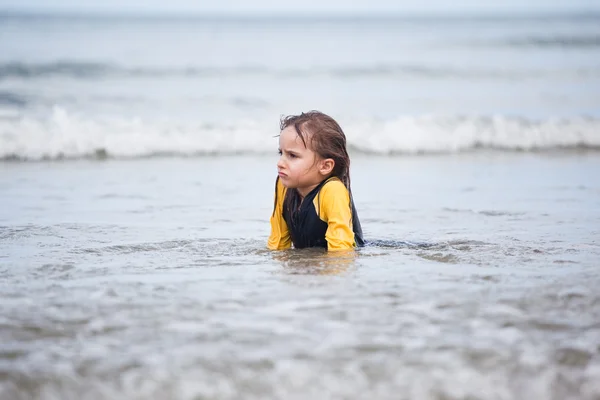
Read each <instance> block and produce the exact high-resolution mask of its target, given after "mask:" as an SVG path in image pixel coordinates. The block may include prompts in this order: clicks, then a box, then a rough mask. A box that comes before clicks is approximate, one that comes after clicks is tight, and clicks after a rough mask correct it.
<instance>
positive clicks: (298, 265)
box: [272, 248, 357, 275]
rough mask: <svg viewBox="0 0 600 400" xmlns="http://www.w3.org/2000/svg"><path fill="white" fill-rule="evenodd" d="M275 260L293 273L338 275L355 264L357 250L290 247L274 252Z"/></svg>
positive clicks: (288, 271)
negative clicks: (333, 250) (332, 250)
mask: <svg viewBox="0 0 600 400" xmlns="http://www.w3.org/2000/svg"><path fill="white" fill-rule="evenodd" d="M272 257H273V259H274V260H276V261H278V262H279V263H281V264H282V266H283V268H284V270H285V271H286V272H287V273H289V274H293V275H337V274H341V273H344V272H346V271H348V270H349V269H350V268H352V267H353V266H354V265H355V261H356V258H357V252H356V251H355V250H347V251H336V252H328V251H327V250H325V249H320V248H319V249H290V250H282V251H276V252H273V253H272Z"/></svg>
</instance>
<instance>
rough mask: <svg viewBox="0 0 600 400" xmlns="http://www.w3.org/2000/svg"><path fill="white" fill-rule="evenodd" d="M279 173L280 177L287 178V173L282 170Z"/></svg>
mask: <svg viewBox="0 0 600 400" xmlns="http://www.w3.org/2000/svg"><path fill="white" fill-rule="evenodd" d="M278 175H279V177H280V178H286V177H287V175H286V174H284V173H283V172H281V171H280V172H279V174H278Z"/></svg>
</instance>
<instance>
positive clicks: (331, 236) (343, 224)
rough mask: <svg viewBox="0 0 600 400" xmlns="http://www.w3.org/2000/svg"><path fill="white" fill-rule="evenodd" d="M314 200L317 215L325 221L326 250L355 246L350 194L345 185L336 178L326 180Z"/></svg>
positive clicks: (346, 248) (345, 248)
mask: <svg viewBox="0 0 600 400" xmlns="http://www.w3.org/2000/svg"><path fill="white" fill-rule="evenodd" d="M315 201H318V202H319V205H317V204H315V206H316V207H318V208H317V209H318V210H319V217H320V218H321V219H322V220H323V221H325V222H327V232H326V233H325V240H327V250H330V251H335V250H348V249H353V248H354V247H355V246H356V243H355V241H354V231H353V230H352V209H351V208H350V195H349V193H348V189H346V186H344V184H343V183H342V182H341V181H340V180H338V179H333V180H331V181H329V182H327V183H326V184H325V185H324V186H323V188H322V189H321V192H320V193H319V195H318V196H317V197H315Z"/></svg>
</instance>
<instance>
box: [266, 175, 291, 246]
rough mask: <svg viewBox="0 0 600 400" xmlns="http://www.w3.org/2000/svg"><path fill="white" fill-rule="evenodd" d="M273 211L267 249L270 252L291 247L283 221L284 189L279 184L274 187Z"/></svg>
mask: <svg viewBox="0 0 600 400" xmlns="http://www.w3.org/2000/svg"><path fill="white" fill-rule="evenodd" d="M275 196H276V197H275V207H274V208H275V209H274V211H273V214H272V215H271V235H270V236H269V241H268V242H267V247H268V248H269V249H271V250H283V249H289V248H290V247H291V246H292V238H291V236H290V231H289V229H288V226H287V224H286V222H285V220H284V219H283V199H284V198H285V187H284V186H283V185H282V184H281V182H279V178H278V179H277V182H276V187H275Z"/></svg>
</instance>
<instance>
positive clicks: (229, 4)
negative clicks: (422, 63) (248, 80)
mask: <svg viewBox="0 0 600 400" xmlns="http://www.w3.org/2000/svg"><path fill="white" fill-rule="evenodd" d="M0 10H21V11H30V12H38V11H39V12H52V11H56V12H82V13H121V12H122V13H135V12H141V13H195V14H210V13H219V14H229V13H232V14H246V13H248V14H255V13H265V12H266V13H289V12H302V13H304V14H309V13H315V12H317V13H318V12H323V13H349V14H355V13H372V14H385V13H396V14H410V13H423V14H432V13H433V14H437V13H498V12H502V13H532V12H586V11H595V12H599V11H600V1H598V0H525V1H524V0H298V1H294V2H291V1H282V0H218V1H216V0H213V1H208V0H167V1H165V0H0Z"/></svg>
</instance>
